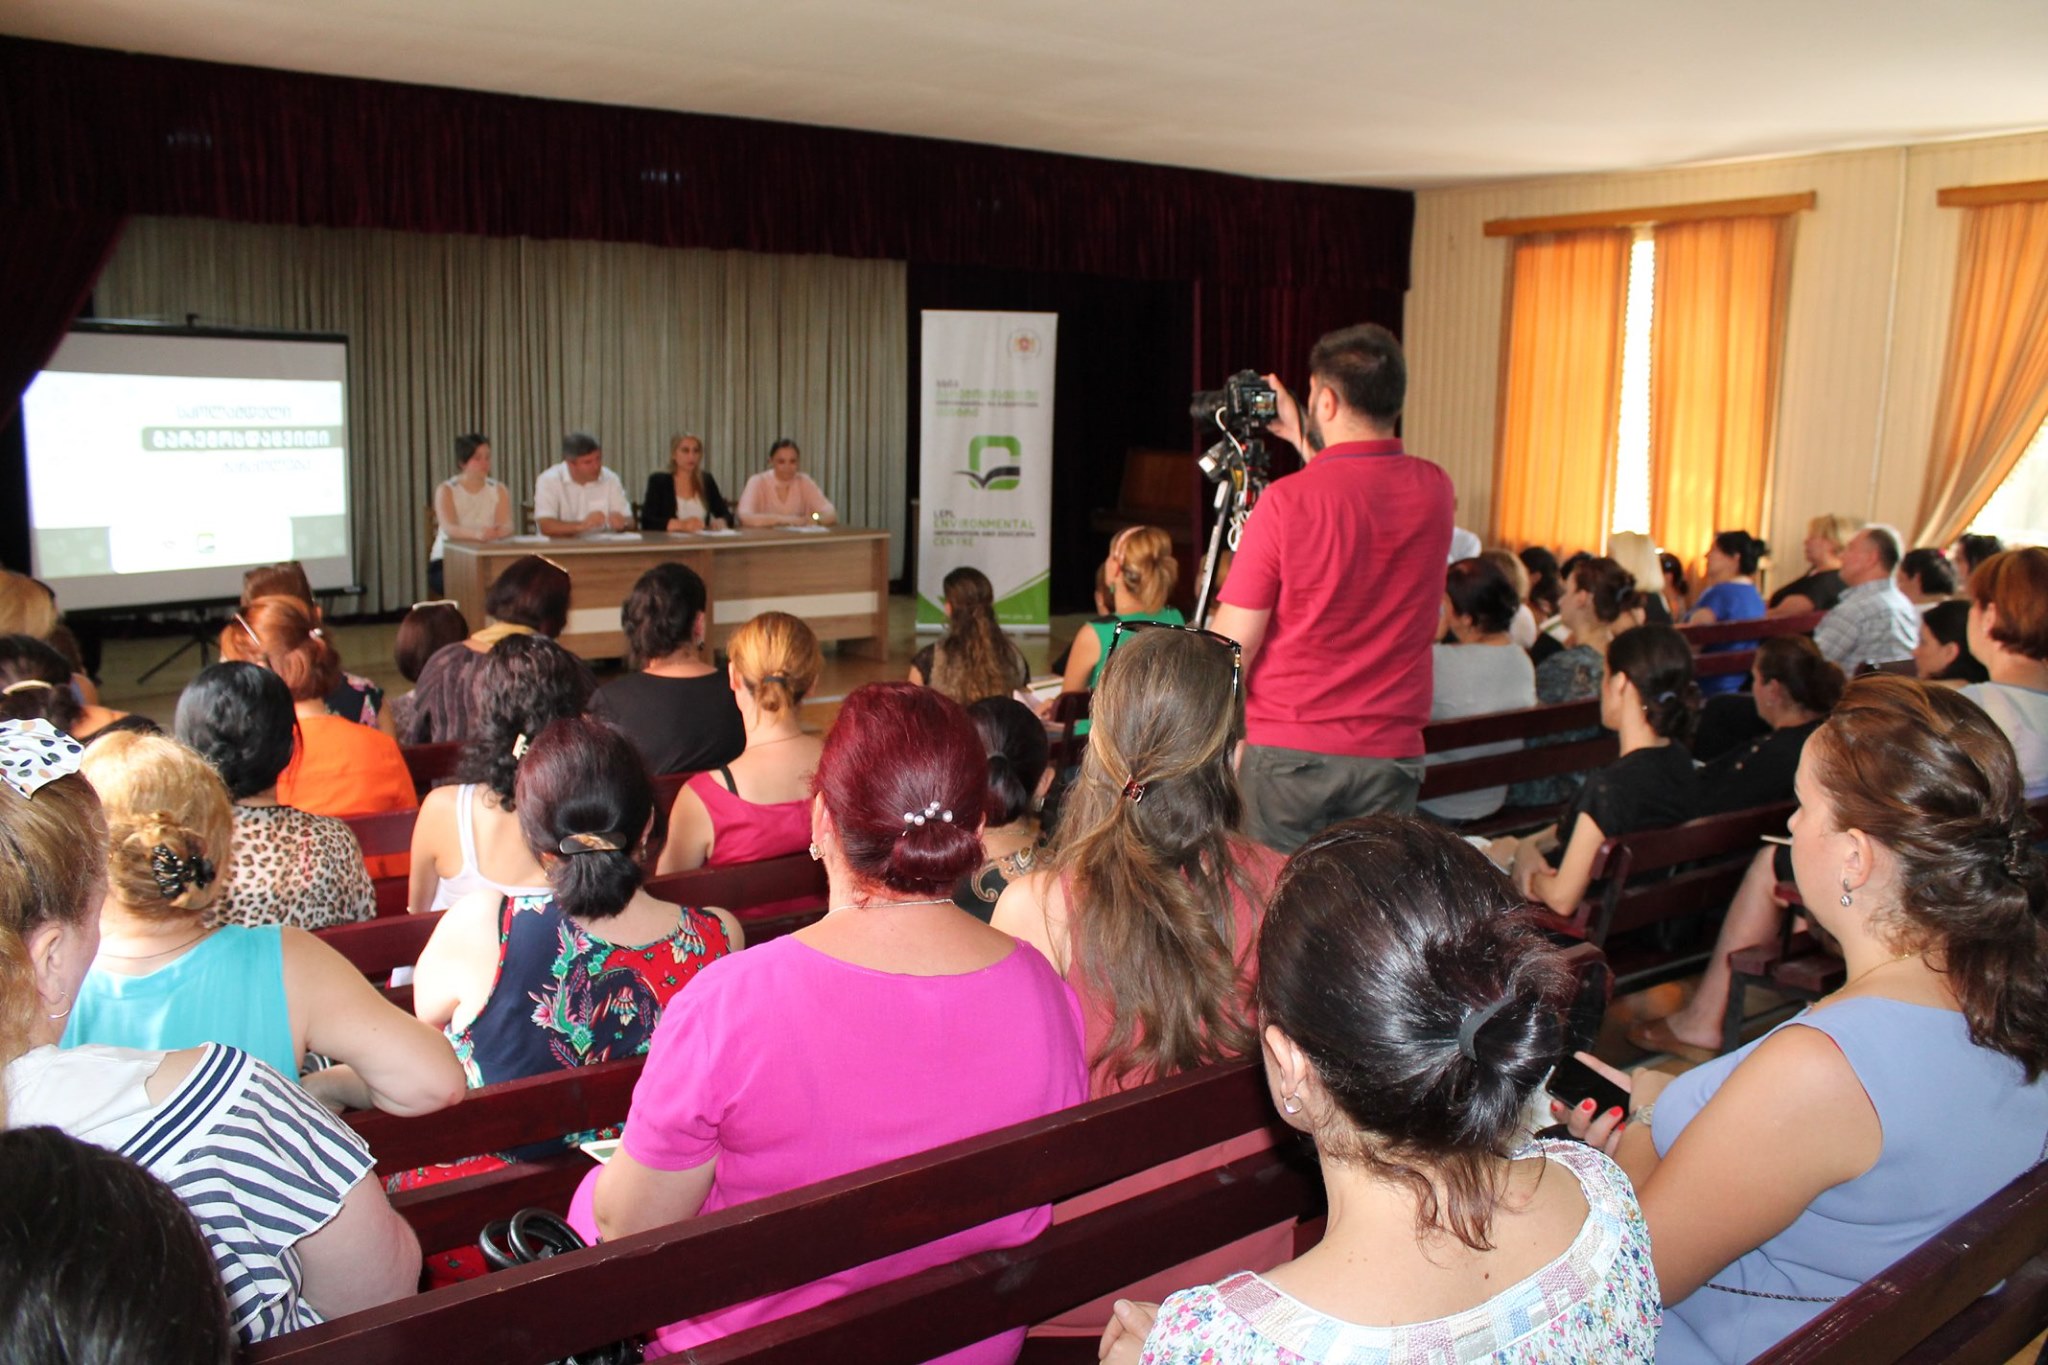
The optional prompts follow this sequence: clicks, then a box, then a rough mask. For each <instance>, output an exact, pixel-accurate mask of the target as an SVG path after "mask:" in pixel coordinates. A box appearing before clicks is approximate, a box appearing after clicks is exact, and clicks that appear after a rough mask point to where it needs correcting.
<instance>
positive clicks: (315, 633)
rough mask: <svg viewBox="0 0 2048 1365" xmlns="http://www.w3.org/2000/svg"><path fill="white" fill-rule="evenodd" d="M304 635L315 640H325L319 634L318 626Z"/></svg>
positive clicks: (324, 637)
mask: <svg viewBox="0 0 2048 1365" xmlns="http://www.w3.org/2000/svg"><path fill="white" fill-rule="evenodd" d="M306 634H308V635H310V636H312V637H313V638H314V639H316V640H324V639H326V638H327V637H326V636H325V635H322V634H321V633H320V627H318V626H315V627H313V628H312V629H311V630H309V631H307V632H306Z"/></svg>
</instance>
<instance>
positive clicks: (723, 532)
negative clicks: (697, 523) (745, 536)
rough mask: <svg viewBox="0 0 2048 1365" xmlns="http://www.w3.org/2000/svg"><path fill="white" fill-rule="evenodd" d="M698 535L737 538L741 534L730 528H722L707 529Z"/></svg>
mask: <svg viewBox="0 0 2048 1365" xmlns="http://www.w3.org/2000/svg"><path fill="white" fill-rule="evenodd" d="M696 534H698V535H700V536H736V535H738V534H739V532H738V531H736V530H734V529H733V528H732V527H730V526H722V527H718V528H716V529H713V528H710V527H706V528H705V529H704V530H702V531H699V532H697V533H696Z"/></svg>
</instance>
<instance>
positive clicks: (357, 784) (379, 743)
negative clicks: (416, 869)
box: [220, 597, 419, 877]
mask: <svg viewBox="0 0 2048 1365" xmlns="http://www.w3.org/2000/svg"><path fill="white" fill-rule="evenodd" d="M220 653H221V657H222V658H224V659H234V660H238V661H240V662H242V663H251V664H259V665H261V666H262V667H264V668H268V669H269V670H270V671H271V672H273V673H275V674H277V676H278V677H279V678H280V679H282V680H283V682H284V685H285V686H286V687H288V688H290V689H291V693H292V704H293V708H294V709H295V710H296V711H297V712H298V722H299V726H298V728H299V736H298V743H297V745H296V746H295V751H294V752H293V754H292V761H291V765H290V766H289V767H287V768H286V769H285V770H284V772H283V773H282V774H281V775H280V776H279V777H278V779H277V799H278V800H279V801H280V802H281V803H283V804H284V805H287V806H296V807H298V808H299V809H300V810H304V811H311V812H312V813H313V814H315V815H374V814H377V813H379V812H382V811H391V810H415V809H417V808H418V806H419V798H418V797H417V796H416V795H414V793H413V787H412V773H411V772H410V771H409V770H408V769H407V768H406V766H405V756H404V755H403V754H401V753H399V751H398V741H396V740H394V739H393V738H391V736H389V735H387V734H385V733H383V732H382V731H380V730H374V729H372V728H370V727H369V726H367V725H360V724H357V723H356V722H355V721H353V720H348V719H345V718H344V717H341V716H337V715H335V714H333V713H332V712H330V711H329V710H328V709H327V702H326V697H327V694H328V693H329V692H332V691H333V690H334V688H335V686H336V684H337V683H339V682H340V681H341V655H340V654H338V653H337V652H336V651H335V648H334V646H333V645H332V644H330V643H329V642H328V640H327V634H326V632H325V631H324V630H323V629H321V627H320V625H319V623H318V622H317V621H316V620H315V619H314V617H313V614H312V613H311V612H310V611H309V610H308V609H307V607H306V604H305V603H303V602H301V601H299V600H298V599H296V598H292V597H259V598H257V599H256V600H255V601H253V602H251V603H250V604H249V605H248V606H247V607H245V608H243V609H242V610H241V611H240V612H238V613H236V615H235V619H234V620H233V621H230V622H229V623H228V624H227V626H226V627H225V628H224V629H223V630H222V631H221V633H220ZM366 861H367V862H368V864H369V866H370V875H371V876H372V877H385V876H402V875H404V873H405V870H406V865H407V863H408V862H409V861H410V860H409V859H408V858H407V856H406V855H405V854H402V853H401V854H390V855H387V856H385V857H380V858H371V859H367V860H366ZM386 864H389V866H385V865H386Z"/></svg>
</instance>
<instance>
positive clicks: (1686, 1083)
mask: <svg viewBox="0 0 2048 1365" xmlns="http://www.w3.org/2000/svg"><path fill="white" fill-rule="evenodd" d="M1799 802H1800V805H1799V812H1798V814H1796V815H1795V816H1793V817H1792V864H1793V869H1794V873H1795V876H1796V878H1797V880H1798V883H1799V889H1800V896H1801V899H1802V900H1803V901H1804V903H1805V906H1806V913H1807V914H1808V915H1810V916H1812V917H1813V918H1814V919H1815V920H1816V921H1817V922H1818V923H1819V925H1820V926H1821V927H1822V928H1823V929H1825V930H1827V931H1828V932H1829V933H1830V934H1831V935H1833V936H1834V938H1835V939H1836V941H1837V942H1839V943H1840V945H1841V950H1842V956H1843V958H1844V960H1845V962H1846V964H1847V981H1846V982H1845V984H1844V985H1843V986H1842V987H1841V988H1840V989H1838V990H1837V991H1835V992H1834V993H1833V994H1831V995H1829V996H1828V997H1827V998H1825V999H1823V1000H1822V1001H1821V1002H1820V1003H1819V1004H1818V1005H1817V1006H1815V1007H1814V1008H1812V1009H1810V1010H1807V1011H1806V1012H1804V1013H1802V1014H1800V1015H1799V1016H1798V1017H1796V1018H1794V1019H1792V1020H1790V1021H1788V1022H1786V1023H1784V1024H1781V1025H1779V1026H1778V1027H1777V1028H1775V1029H1773V1030H1772V1031H1771V1032H1770V1033H1768V1034H1766V1035H1765V1036H1764V1037H1763V1038H1761V1039H1759V1040H1758V1041H1757V1042H1755V1043H1752V1044H1750V1045H1749V1046H1747V1047H1744V1048H1742V1049H1741V1050H1740V1051H1738V1052H1735V1053H1732V1054H1730V1055H1729V1056H1727V1057H1723V1058H1720V1059H1719V1060H1717V1061H1713V1062H1709V1063H1708V1064H1707V1065H1705V1066H1702V1067H1699V1068H1697V1069H1695V1070H1692V1071H1688V1072H1686V1073H1685V1074H1684V1075H1682V1076H1679V1077H1677V1078H1676V1079H1673V1078H1672V1077H1671V1076H1669V1075H1666V1074H1664V1073H1662V1072H1656V1071H1639V1072H1637V1073H1635V1075H1634V1076H1633V1077H1627V1076H1621V1075H1620V1073H1613V1074H1615V1075H1616V1076H1617V1077H1618V1078H1619V1079H1620V1081H1621V1082H1622V1083H1623V1084H1624V1085H1625V1086H1629V1087H1631V1088H1632V1091H1633V1093H1632V1096H1631V1100H1630V1106H1629V1109H1630V1112H1629V1113H1628V1115H1627V1116H1626V1123H1625V1124H1624V1122H1623V1119H1624V1116H1623V1115H1622V1114H1621V1113H1619V1112H1618V1111H1609V1112H1608V1113H1606V1114H1597V1115H1596V1114H1595V1113H1590V1112H1585V1111H1583V1110H1580V1111H1573V1112H1572V1113H1571V1115H1570V1120H1569V1121H1570V1123H1571V1125H1572V1128H1573V1130H1574V1131H1575V1132H1579V1133H1583V1134H1584V1135H1585V1136H1586V1138H1587V1140H1588V1141H1590V1142H1593V1143H1595V1144H1596V1145H1599V1146H1602V1147H1603V1148H1605V1149H1606V1150H1608V1151H1609V1152H1610V1153H1611V1154H1612V1155H1613V1156H1614V1157H1615V1158H1616V1160H1617V1161H1619V1162H1620V1164H1621V1167H1622V1169H1623V1170H1625V1171H1627V1172H1628V1174H1629V1176H1630V1178H1631V1179H1632V1180H1633V1181H1634V1183H1635V1187H1636V1191H1637V1194H1638V1195H1639V1197H1640V1198H1641V1200H1642V1205H1643V1213H1644V1215H1645V1217H1646V1218H1647V1219H1648V1222H1649V1226H1650V1235H1651V1239H1652V1244H1653V1247H1654V1260H1655V1264H1656V1270H1657V1279H1658V1282H1659V1284H1660V1286H1661V1287H1662V1291H1663V1297H1664V1302H1665V1304H1666V1305H1667V1307H1666V1309H1665V1314H1664V1327H1663V1332H1662V1334H1661V1336H1660V1337H1659V1339H1658V1342H1657V1359H1658V1360H1659V1361H1660V1362H1667V1363H1670V1365H1691V1363H1692V1362H1706V1361H1715V1362H1734V1361H1745V1360H1750V1359H1752V1358H1754V1357H1755V1356H1756V1355H1758V1354H1759V1353H1760V1352H1762V1351H1764V1350H1765V1349H1766V1348H1767V1347H1769V1346H1770V1345H1772V1344H1773V1343H1774V1342H1777V1341H1778V1340H1780V1339H1781V1338H1783V1337H1784V1336H1786V1335H1787V1334H1788V1333H1790V1332H1792V1331H1794V1330H1795V1329H1797V1328H1798V1327H1800V1326H1801V1325H1802V1324H1804V1323H1805V1322H1807V1321H1808V1320H1810V1319H1811V1318H1812V1317H1813V1316H1814V1315H1815V1314H1817V1313H1819V1312H1820V1311H1821V1310H1822V1309H1823V1308H1824V1307H1825V1306H1826V1305H1828V1304H1830V1303H1833V1302H1835V1301H1836V1300H1837V1299H1839V1298H1840V1297H1841V1296H1842V1295H1844V1294H1847V1293H1849V1292H1850V1291H1852V1290H1854V1289H1857V1288H1859V1287H1860V1286H1862V1285H1863V1284H1865V1283H1866V1282H1867V1281H1869V1280H1870V1279H1871V1278H1873V1277H1874V1276H1875V1275H1876V1274H1877V1273H1878V1272H1879V1271H1880V1270H1882V1269H1883V1268H1884V1267H1886V1266H1888V1265H1890V1264H1891V1263H1892V1262H1894V1261H1896V1260H1898V1259H1899V1258H1901V1257H1903V1256H1904V1255H1905V1254H1906V1253H1907V1252H1909V1251H1911V1250H1913V1249H1914V1248H1915V1247H1917V1246H1918V1245H1919V1244H1921V1243H1922V1242H1924V1241H1926V1240H1927V1239H1928V1238H1930V1237H1932V1236H1933V1235H1934V1234H1935V1233H1936V1232H1938V1231H1940V1230H1941V1229H1942V1228H1943V1227H1944V1226H1945V1225H1947V1224H1948V1223H1949V1222H1950V1221H1951V1220H1953V1219H1955V1218H1957V1217H1959V1216H1960V1215H1961V1214H1963V1213H1964V1212H1965V1211H1967V1210H1968V1209H1970V1208H1972V1207H1974V1206H1975V1205H1976V1204H1978V1203H1979V1202H1981V1201H1982V1200H1984V1199H1986V1198H1988V1197H1990V1195H1991V1194H1992V1193H1993V1192H1995V1191H1996V1190H1998V1189H1999V1188H2000V1187H2001V1186H2003V1185H2004V1184H2005V1183H2006V1182H2008V1181H2009V1180H2011V1179H2012V1178H2013V1177H2015V1176H2017V1175H2019V1174H2020V1173H2021V1172H2023V1171H2025V1170H2027V1169H2028V1168H2029V1167H2031V1166H2033V1165H2034V1164H2035V1163H2036V1162H2037V1161H2039V1160H2040V1157H2041V1135H2042V1133H2043V1132H2048V1084H2044V1083H2043V1082H2042V1080H2041V1072H2042V1069H2043V1067H2044V1065H2048V982H2044V980H2043V963H2044V946H2048V945H2044V941H2043V932H2044V930H2043V924H2042V920H2041V911H2042V908H2043V904H2044V900H2048V894H2044V889H2043V885H2042V878H2041V866H2040V860H2039V858H2038V856H2037V855H2036V854H2035V853H2034V852H2033V849H2032V843H2033V839H2034V828H2033V822H2032V821H2031V820H2030V819H2028V818H2027V814H2026V808H2025V806H2024V804H2023V798H2022V796H2021V790H2020V780H2019V773H2018V770H2017V767H2016V765H2015V763H2014V761H2013V753H2012V746H2011V745H2010V744H2008V743H2006V741H2005V739H2004V737H2003V736H2002V735H2001V734H2000V733H1999V732H1998V730H1997V728H1996V727H1994V726H1993V725H1991V724H1990V723H1989V721H1988V720H1987V719H1986V717H1985V715H1984V713H1983V712H1982V711H1981V710H1980V709H1978V708H1977V707H1975V706H1972V705H1970V704H1969V703H1968V702H1966V701H1965V700H1964V699H1963V698H1962V697H1960V696H1958V695H1957V694H1955V693H1954V692H1951V691H1949V690H1947V689H1945V688H1930V687H1928V686H1926V685H1925V684H1923V683H1919V682H1916V681H1913V680H1911V679H1907V678H1900V677H1896V676H1892V675H1888V674H1878V675H1873V676H1870V677H1866V678H1858V679H1857V680H1856V681H1855V682H1853V683H1851V684H1850V685H1849V688H1848V690H1847V692H1845V693H1844V694H1843V698H1842V702H1841V704H1840V705H1839V706H1837V707H1836V708H1835V712H1834V714H1833V715H1832V716H1830V717H1829V718H1828V721H1827V723H1826V724H1825V725H1823V726H1822V727H1821V728H1820V730H1819V732H1818V733H1816V734H1815V735H1814V737H1813V742H1812V743H1810V744H1809V745H1807V748H1806V753H1805V756H1804V757H1803V758H1802V759H1801V761H1800V766H1799ZM1759 1135H1771V1138H1770V1150H1769V1153H1768V1159H1760V1156H1761V1155H1762V1153H1761V1149H1760V1148H1759V1146H1758V1139H1759ZM1845 1227H1853V1228H1854V1229H1855V1230H1856V1232H1855V1235H1854V1236H1845V1235H1844V1234H1843V1229H1844V1228H1845Z"/></svg>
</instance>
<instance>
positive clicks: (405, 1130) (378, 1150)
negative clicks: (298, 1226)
mask: <svg viewBox="0 0 2048 1365" xmlns="http://www.w3.org/2000/svg"><path fill="white" fill-rule="evenodd" d="M646 1060H647V1059H646V1058H644V1057H628V1058H626V1059H625V1060H623V1061H617V1062H600V1063H598V1064H597V1065H595V1066H582V1067H574V1068H571V1069H569V1070H566V1071H550V1072H548V1073H547V1074H546V1075H543V1076H528V1077H527V1078H526V1079H524V1080H518V1081H504V1082H501V1083H500V1084H497V1085H487V1086H484V1087H483V1088H482V1089H480V1090H472V1091H470V1092H469V1094H468V1095H467V1096H466V1097H465V1098H464V1099H463V1101H462V1103H460V1104H455V1105H450V1106H449V1107H448V1108H446V1109H441V1110H437V1111H435V1112H434V1113H431V1114H416V1115H413V1116H411V1117H400V1116H399V1115H397V1114H387V1113H384V1112H383V1111H382V1110H377V1109H369V1110H359V1111H354V1112H351V1113H348V1114H345V1115H343V1118H344V1119H345V1120H346V1122H347V1123H348V1125H349V1126H350V1127H351V1128H354V1129H355V1130H356V1132H357V1133H359V1134H361V1135H362V1138H363V1141H365V1142H367V1143H369V1144H370V1153H371V1155H373V1156H375V1157H376V1158H377V1169H378V1171H379V1172H381V1173H383V1174H385V1175H389V1174H391V1173H392V1172H393V1171H402V1170H407V1169H409V1168H411V1167H414V1166H424V1165H427V1164H429V1163H432V1162H436V1161H455V1160H459V1159H461V1158H462V1157H466V1156H473V1155H475V1154H476V1153H478V1152H497V1151H503V1150H505V1149H507V1148H511V1147H524V1146H527V1145H529V1144H531V1143H536V1142H547V1141H550V1140H552V1139H554V1138H558V1137H560V1136H561V1135H562V1134H564V1133H580V1132H582V1131H583V1130H584V1129H586V1128H602V1127H605V1126H606V1125H607V1124H613V1123H622V1122H624V1121H625V1117H626V1110H627V1109H628V1108H629V1107H630V1106H631V1104H632V1100H633V1083H634V1082H635V1081H637V1080H639V1079H640V1068H641V1067H642V1065H644V1064H645V1062H646Z"/></svg>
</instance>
